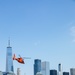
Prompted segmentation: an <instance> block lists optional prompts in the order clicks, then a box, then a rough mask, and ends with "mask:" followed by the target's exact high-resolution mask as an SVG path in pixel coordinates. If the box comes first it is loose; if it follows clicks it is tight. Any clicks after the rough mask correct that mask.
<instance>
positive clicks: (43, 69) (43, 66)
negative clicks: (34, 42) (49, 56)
mask: <svg viewBox="0 0 75 75" xmlns="http://www.w3.org/2000/svg"><path fill="white" fill-rule="evenodd" d="M41 72H42V74H43V75H50V68H49V62H47V61H44V62H42V63H41Z"/></svg>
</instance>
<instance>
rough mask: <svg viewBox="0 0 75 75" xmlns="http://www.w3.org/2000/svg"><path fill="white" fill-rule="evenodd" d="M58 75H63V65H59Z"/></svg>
mask: <svg viewBox="0 0 75 75" xmlns="http://www.w3.org/2000/svg"><path fill="white" fill-rule="evenodd" d="M58 75H62V65H61V64H58Z"/></svg>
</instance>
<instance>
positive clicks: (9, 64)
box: [6, 40, 14, 72]
mask: <svg viewBox="0 0 75 75" xmlns="http://www.w3.org/2000/svg"><path fill="white" fill-rule="evenodd" d="M13 71H14V70H13V59H12V47H10V40H9V41H8V47H7V52H6V72H13Z"/></svg>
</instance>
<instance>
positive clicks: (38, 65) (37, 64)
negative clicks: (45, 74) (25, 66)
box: [34, 59, 41, 75]
mask: <svg viewBox="0 0 75 75" xmlns="http://www.w3.org/2000/svg"><path fill="white" fill-rule="evenodd" d="M40 71H41V60H40V59H35V60H34V75H36V74H37V72H40Z"/></svg>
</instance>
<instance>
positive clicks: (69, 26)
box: [0, 0, 75, 75]
mask: <svg viewBox="0 0 75 75" xmlns="http://www.w3.org/2000/svg"><path fill="white" fill-rule="evenodd" d="M8 37H10V40H11V47H12V51H13V52H12V54H14V53H15V54H16V56H17V57H18V55H19V54H20V55H21V56H22V57H31V59H30V60H27V59H25V60H24V61H25V65H22V64H19V63H18V62H17V61H13V65H14V71H15V73H16V71H17V68H20V69H21V73H22V74H26V75H33V74H34V72H33V64H34V59H41V60H42V61H48V62H49V63H50V68H51V69H58V64H59V63H61V64H62V66H63V71H69V69H70V68H71V67H72V68H75V61H74V57H75V1H74V0H47V1H46V0H28V1H26V0H0V60H1V62H0V70H1V71H5V70H6V50H7V48H6V47H7V46H8ZM1 66H3V67H1Z"/></svg>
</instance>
